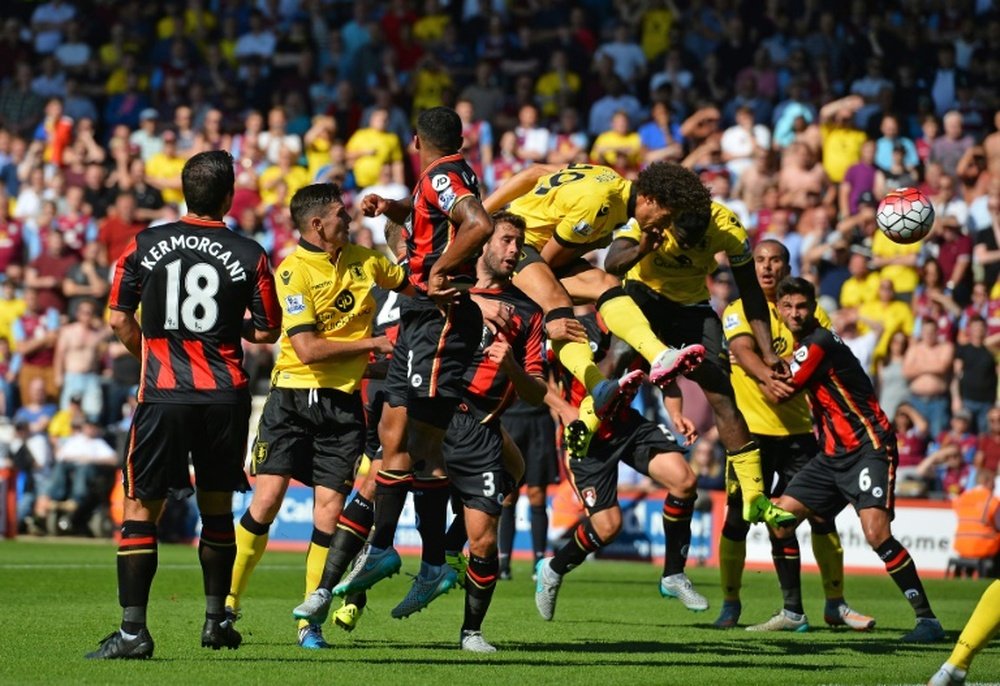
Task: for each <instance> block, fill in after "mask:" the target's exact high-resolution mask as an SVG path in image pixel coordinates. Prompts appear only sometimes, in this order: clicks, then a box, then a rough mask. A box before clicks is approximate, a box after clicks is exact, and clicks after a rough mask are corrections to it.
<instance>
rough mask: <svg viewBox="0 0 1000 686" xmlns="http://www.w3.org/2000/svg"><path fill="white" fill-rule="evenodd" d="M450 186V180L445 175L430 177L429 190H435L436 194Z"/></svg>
mask: <svg viewBox="0 0 1000 686" xmlns="http://www.w3.org/2000/svg"><path fill="white" fill-rule="evenodd" d="M450 185H451V179H449V178H448V175H447V174H435V175H434V176H432V177H431V188H433V189H434V190H436V191H437V192H438V193H440V192H441V191H443V190H444V189H445V188H447V187H448V186H450Z"/></svg>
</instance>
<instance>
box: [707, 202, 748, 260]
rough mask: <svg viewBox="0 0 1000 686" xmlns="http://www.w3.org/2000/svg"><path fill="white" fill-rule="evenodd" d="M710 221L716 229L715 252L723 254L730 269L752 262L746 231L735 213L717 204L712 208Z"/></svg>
mask: <svg viewBox="0 0 1000 686" xmlns="http://www.w3.org/2000/svg"><path fill="white" fill-rule="evenodd" d="M712 221H713V222H714V223H715V225H716V228H717V229H718V236H719V244H718V245H717V246H714V247H715V252H719V251H722V252H725V253H726V257H728V258H729V264H730V266H732V267H742V266H743V265H745V264H748V263H750V262H752V261H753V251H752V250H751V249H750V239H749V237H748V236H747V230H746V229H745V228H743V223H742V222H741V221H740V218H739V217H737V216H736V213H735V212H733V211H732V210H730V209H729V208H728V207H725V206H723V205H720V204H718V203H715V204H713V207H712Z"/></svg>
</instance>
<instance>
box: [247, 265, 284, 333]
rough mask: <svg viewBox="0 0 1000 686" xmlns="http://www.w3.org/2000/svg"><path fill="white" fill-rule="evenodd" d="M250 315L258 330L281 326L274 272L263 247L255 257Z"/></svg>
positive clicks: (269, 329)
mask: <svg viewBox="0 0 1000 686" xmlns="http://www.w3.org/2000/svg"><path fill="white" fill-rule="evenodd" d="M250 316H251V318H252V321H253V327H254V328H255V329H257V330H258V331H273V330H274V329H277V328H278V327H279V326H281V309H280V307H279V305H278V296H277V294H276V291H275V285H274V274H272V273H271V266H270V265H269V264H268V262H267V253H265V252H264V251H263V249H262V250H261V251H260V257H259V258H258V259H257V278H256V280H255V281H254V291H253V299H252V300H251V302H250Z"/></svg>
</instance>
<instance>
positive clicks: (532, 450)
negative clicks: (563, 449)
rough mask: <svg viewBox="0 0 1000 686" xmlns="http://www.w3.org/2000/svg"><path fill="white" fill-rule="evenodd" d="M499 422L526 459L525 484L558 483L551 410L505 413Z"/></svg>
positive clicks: (554, 430) (553, 423)
mask: <svg viewBox="0 0 1000 686" xmlns="http://www.w3.org/2000/svg"><path fill="white" fill-rule="evenodd" d="M500 421H501V422H502V424H503V428H504V430H506V431H507V435H509V436H510V437H511V439H512V440H513V441H514V443H515V444H516V445H517V447H518V448H519V449H520V450H521V454H522V455H523V456H524V483H526V484H528V485H529V486H548V485H549V484H557V483H559V463H558V461H557V457H556V425H555V422H553V421H552V415H550V414H549V412H548V408H544V409H542V411H540V412H530V413H529V412H518V413H517V414H511V413H509V412H508V413H506V414H504V415H503V416H502V417H501V419H500Z"/></svg>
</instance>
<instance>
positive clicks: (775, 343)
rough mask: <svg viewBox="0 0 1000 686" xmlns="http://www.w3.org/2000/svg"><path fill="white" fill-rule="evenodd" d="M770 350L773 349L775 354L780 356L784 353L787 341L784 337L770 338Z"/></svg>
mask: <svg viewBox="0 0 1000 686" xmlns="http://www.w3.org/2000/svg"><path fill="white" fill-rule="evenodd" d="M771 350H773V351H774V354H775V355H777V356H778V357H781V356H782V355H784V354H785V351H786V350H788V341H786V340H785V339H784V338H773V339H771Z"/></svg>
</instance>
